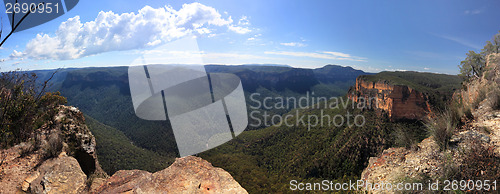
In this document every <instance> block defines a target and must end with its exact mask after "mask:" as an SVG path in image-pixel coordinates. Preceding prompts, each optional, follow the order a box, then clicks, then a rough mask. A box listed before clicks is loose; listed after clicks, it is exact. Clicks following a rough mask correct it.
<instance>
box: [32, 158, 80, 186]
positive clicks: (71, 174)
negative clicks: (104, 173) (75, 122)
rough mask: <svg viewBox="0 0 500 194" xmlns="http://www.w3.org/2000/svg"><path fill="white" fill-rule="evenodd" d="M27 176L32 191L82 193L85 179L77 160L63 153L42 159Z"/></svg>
mask: <svg viewBox="0 0 500 194" xmlns="http://www.w3.org/2000/svg"><path fill="white" fill-rule="evenodd" d="M35 177H36V178H35ZM28 178H29V180H28V181H31V182H30V191H31V192H32V193H82V192H83V191H84V190H85V187H86V184H85V182H86V180H87V176H86V175H85V173H83V171H82V169H81V168H80V165H79V164H78V161H77V160H76V159H75V158H73V157H70V156H66V155H65V154H64V153H63V154H61V155H60V156H59V157H57V158H52V159H49V160H46V161H44V162H43V163H42V164H41V165H40V167H38V169H37V171H35V172H34V173H33V174H32V175H31V176H29V177H28ZM33 179H34V180H33ZM25 182H26V181H25Z"/></svg>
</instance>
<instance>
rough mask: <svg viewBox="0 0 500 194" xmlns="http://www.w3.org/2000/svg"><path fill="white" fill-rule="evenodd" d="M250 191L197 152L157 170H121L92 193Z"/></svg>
mask: <svg viewBox="0 0 500 194" xmlns="http://www.w3.org/2000/svg"><path fill="white" fill-rule="evenodd" d="M122 192H131V193H247V191H246V190H245V189H243V188H242V187H241V186H240V184H238V182H236V181H235V180H234V179H233V177H232V176H231V175H230V174H229V173H228V172H226V171H224V170H223V169H221V168H216V167H213V166H212V164H210V163H209V162H207V161H205V160H203V159H201V158H198V157H194V156H186V157H183V158H178V159H176V160H175V162H174V163H173V164H172V165H171V166H170V167H168V168H166V169H164V170H162V171H158V172H156V173H149V172H146V171H142V170H120V171H118V172H116V173H115V174H114V175H113V176H111V177H110V178H109V179H107V180H106V181H105V182H104V183H103V184H102V185H101V186H100V187H98V188H97V189H96V190H94V191H92V193H122Z"/></svg>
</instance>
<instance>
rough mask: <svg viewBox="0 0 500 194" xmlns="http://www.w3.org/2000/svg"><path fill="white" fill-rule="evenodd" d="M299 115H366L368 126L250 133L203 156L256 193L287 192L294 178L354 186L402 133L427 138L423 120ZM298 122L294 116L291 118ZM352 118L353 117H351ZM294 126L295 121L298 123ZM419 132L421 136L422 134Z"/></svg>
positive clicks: (335, 111)
mask: <svg viewBox="0 0 500 194" xmlns="http://www.w3.org/2000/svg"><path fill="white" fill-rule="evenodd" d="M294 111H299V115H306V116H305V117H306V118H307V116H308V115H321V111H323V114H328V115H331V116H335V115H346V114H348V112H349V114H353V115H358V114H361V115H363V116H364V117H365V118H366V123H365V125H364V126H361V127H357V126H351V127H349V126H347V123H346V124H345V125H343V126H339V127H335V126H333V125H331V126H328V125H324V126H323V127H320V126H318V127H314V128H311V130H310V131H308V129H307V126H300V125H299V126H294V127H287V126H284V125H283V126H272V127H268V128H265V129H260V130H254V131H245V132H243V133H242V134H241V135H239V136H238V137H236V138H235V139H233V140H232V141H230V142H228V143H226V144H224V145H221V146H219V147H217V148H214V149H212V150H209V151H206V152H204V153H201V154H199V156H200V157H202V158H204V159H206V160H208V161H209V162H211V163H212V164H213V165H214V166H217V167H221V168H223V169H224V170H226V171H228V172H230V173H231V175H232V176H233V177H234V178H235V179H236V180H237V181H238V182H239V183H240V184H241V185H242V186H243V187H244V188H245V189H247V190H248V191H249V192H250V193H269V192H282V191H284V190H287V189H288V187H289V185H288V184H289V181H290V180H292V179H295V180H298V181H321V180H324V179H329V180H338V181H342V180H344V181H346V180H347V181H348V180H356V179H358V178H359V175H360V174H361V171H362V170H363V169H364V168H365V167H366V165H367V164H368V159H369V158H370V157H373V156H376V155H378V154H380V153H381V152H382V150H384V149H386V148H388V147H391V146H393V145H395V141H396V139H397V137H396V135H395V134H396V133H395V131H396V129H398V128H404V129H401V130H403V131H414V132H415V133H416V134H414V135H415V137H414V138H417V139H415V140H414V141H415V142H420V141H421V140H422V139H423V138H424V137H425V136H424V135H423V134H425V133H423V132H422V130H421V129H422V128H423V127H422V124H421V123H420V122H418V121H401V122H400V123H391V122H389V119H388V118H384V117H382V118H381V117H379V116H377V114H376V113H375V111H360V110H359V109H357V108H354V109H353V108H352V106H351V104H350V105H348V106H347V108H346V109H343V108H340V109H300V110H293V111H292V112H290V114H292V115H295V112H294ZM289 119H291V120H292V121H295V120H294V119H296V118H295V116H294V117H292V118H289ZM351 119H352V118H351ZM292 121H290V122H292ZM418 131H421V133H420V134H418Z"/></svg>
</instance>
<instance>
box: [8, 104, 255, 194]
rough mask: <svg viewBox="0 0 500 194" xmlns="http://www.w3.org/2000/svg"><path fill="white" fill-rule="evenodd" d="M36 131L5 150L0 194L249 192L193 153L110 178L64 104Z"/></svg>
mask: <svg viewBox="0 0 500 194" xmlns="http://www.w3.org/2000/svg"><path fill="white" fill-rule="evenodd" d="M36 133H37V134H36V135H34V139H33V140H32V141H30V142H25V143H21V144H19V145H16V146H13V147H11V148H8V149H2V150H0V193H119V192H139V193H247V192H246V190H245V189H243V188H242V187H241V186H240V185H239V184H238V183H237V182H236V181H235V180H234V179H233V178H232V176H231V175H230V174H229V173H228V172H226V171H224V170H223V169H220V168H216V167H213V166H212V165H211V164H210V163H209V162H207V161H205V160H203V159H201V158H197V157H192V156H188V157H184V158H179V159H177V160H176V162H175V163H174V164H172V165H171V166H170V167H168V168H167V169H164V170H162V171H159V172H156V173H150V172H146V171H141V170H121V171H118V172H116V173H115V174H114V175H113V176H111V177H109V176H108V175H107V174H106V173H105V172H104V171H102V169H101V167H100V165H99V161H98V159H97V154H96V141H95V138H94V136H93V135H92V133H91V132H90V130H89V129H88V128H87V126H86V125H85V118H84V117H83V114H82V113H81V112H80V111H79V110H78V109H77V108H75V107H69V106H61V109H60V111H59V113H58V114H57V115H56V116H55V118H54V119H53V120H52V121H48V122H47V123H46V124H44V125H43V126H42V127H41V128H40V129H38V130H37V132H36Z"/></svg>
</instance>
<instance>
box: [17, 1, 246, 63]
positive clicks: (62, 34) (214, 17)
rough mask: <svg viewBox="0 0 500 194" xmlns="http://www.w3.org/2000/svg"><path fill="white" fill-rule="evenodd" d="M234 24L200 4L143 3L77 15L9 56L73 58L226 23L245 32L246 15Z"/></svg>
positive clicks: (156, 42)
mask: <svg viewBox="0 0 500 194" xmlns="http://www.w3.org/2000/svg"><path fill="white" fill-rule="evenodd" d="M238 23H241V24H244V25H246V26H245V27H242V26H239V25H234V24H233V20H232V19H231V17H228V18H227V19H224V18H222V16H221V14H219V12H218V11H217V10H216V9H215V8H213V7H209V6H206V5H203V4H200V3H191V4H184V5H183V6H182V8H180V9H179V10H174V9H173V8H171V7H169V6H165V7H162V8H157V9H155V8H152V7H149V6H145V7H144V8H142V9H140V10H139V11H138V12H137V13H123V14H116V13H113V12H112V11H108V12H103V11H101V12H99V14H98V15H97V17H96V18H95V20H94V21H89V22H84V23H82V22H81V21H80V17H79V16H75V17H73V18H70V19H68V20H67V21H65V22H63V23H61V25H60V26H59V28H58V29H57V31H56V32H55V35H54V36H51V35H48V34H43V33H40V34H37V35H36V37H35V38H34V39H32V40H31V41H29V42H28V44H27V45H26V49H25V50H24V52H22V53H20V52H18V51H15V52H13V53H12V55H11V56H15V57H24V56H27V57H30V58H33V59H56V60H67V59H77V58H81V57H85V56H89V55H94V54H99V53H103V52H109V51H123V50H131V49H140V48H145V47H151V46H155V45H159V44H164V43H166V42H170V41H171V40H174V39H178V38H181V37H185V36H187V35H190V34H209V35H208V36H209V37H212V36H213V35H212V34H214V33H213V32H212V29H209V27H210V26H212V27H222V26H226V27H228V29H229V30H230V31H234V32H236V33H239V34H245V33H248V32H250V31H251V30H250V29H249V28H248V25H249V22H248V19H247V17H242V18H241V19H240V21H239V22H238Z"/></svg>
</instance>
